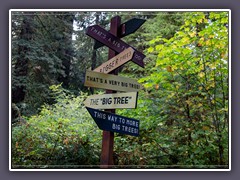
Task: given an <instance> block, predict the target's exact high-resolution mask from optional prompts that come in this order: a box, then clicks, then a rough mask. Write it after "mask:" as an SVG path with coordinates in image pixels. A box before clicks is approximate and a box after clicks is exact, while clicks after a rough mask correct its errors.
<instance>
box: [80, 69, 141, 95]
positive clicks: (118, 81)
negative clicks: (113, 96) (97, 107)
mask: <svg viewBox="0 0 240 180" xmlns="http://www.w3.org/2000/svg"><path fill="white" fill-rule="evenodd" d="M84 86H88V87H95V88H101V89H110V90H115V91H125V92H137V91H139V90H141V89H143V86H142V85H141V84H139V83H138V82H137V81H136V80H134V79H130V78H126V77H121V76H116V75H111V74H104V73H99V72H94V71H89V70H86V75H85V83H84Z"/></svg>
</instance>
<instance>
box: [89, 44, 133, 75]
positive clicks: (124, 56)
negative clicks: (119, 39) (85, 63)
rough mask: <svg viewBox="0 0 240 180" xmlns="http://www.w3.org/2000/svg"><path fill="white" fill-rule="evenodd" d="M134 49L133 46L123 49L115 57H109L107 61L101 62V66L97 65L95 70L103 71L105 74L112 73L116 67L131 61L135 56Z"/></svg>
mask: <svg viewBox="0 0 240 180" xmlns="http://www.w3.org/2000/svg"><path fill="white" fill-rule="evenodd" d="M133 53H134V50H133V48H131V47H129V48H127V49H125V50H124V51H122V52H121V53H120V54H118V55H116V56H115V57H113V58H111V59H109V60H108V61H107V62H105V63H103V64H101V66H99V67H97V68H96V69H94V70H93V71H95V72H102V73H105V74H108V73H110V72H111V71H113V70H114V69H116V68H118V67H120V66H121V65H123V64H125V63H126V62H128V61H130V60H131V59H132V57H133Z"/></svg>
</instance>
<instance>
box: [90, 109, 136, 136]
mask: <svg viewBox="0 0 240 180" xmlns="http://www.w3.org/2000/svg"><path fill="white" fill-rule="evenodd" d="M86 108H87V110H88V112H89V114H90V115H91V116H92V118H93V119H94V121H95V122H96V124H97V126H98V127H99V129H101V130H104V131H112V132H117V133H121V134H128V135H131V136H138V135H139V120H136V119H132V118H128V117H123V116H119V115H116V114H112V113H108V112H105V111H99V110H96V109H92V108H89V107H86Z"/></svg>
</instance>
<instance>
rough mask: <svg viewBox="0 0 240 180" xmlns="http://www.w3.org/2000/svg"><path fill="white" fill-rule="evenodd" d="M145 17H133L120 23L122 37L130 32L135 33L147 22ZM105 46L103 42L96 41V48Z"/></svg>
mask: <svg viewBox="0 0 240 180" xmlns="http://www.w3.org/2000/svg"><path fill="white" fill-rule="evenodd" d="M145 21H146V20H145V19H138V18H133V19H130V20H128V21H127V22H125V23H123V24H121V25H120V27H119V30H120V34H119V36H120V38H122V37H125V36H127V35H129V34H132V33H134V32H135V31H136V30H138V28H140V27H141V25H142V24H143V23H144V22H145ZM102 46H104V44H103V43H101V42H99V41H95V44H94V49H98V48H100V47H102Z"/></svg>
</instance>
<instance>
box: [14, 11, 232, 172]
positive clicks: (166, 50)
mask: <svg viewBox="0 0 240 180" xmlns="http://www.w3.org/2000/svg"><path fill="white" fill-rule="evenodd" d="M116 15H118V16H120V17H121V20H122V22H126V21H127V20H129V19H131V18H141V19H146V22H145V23H144V24H143V25H142V27H141V28H140V29H139V30H138V31H136V32H135V33H133V34H131V35H129V36H126V37H124V38H123V40H124V41H125V42H127V43H128V44H130V45H132V46H133V47H135V48H136V49H137V50H139V51H140V52H143V53H144V54H145V55H146V58H145V68H141V67H139V66H137V65H136V64H134V63H133V62H129V63H127V64H126V65H124V67H123V68H121V69H122V71H121V73H120V75H121V76H125V77H129V78H133V79H136V80H138V82H139V83H141V84H142V85H143V86H144V90H142V91H140V92H139V97H138V105H137V108H136V109H134V110H133V109H124V110H117V114H119V115H123V116H126V117H130V118H135V119H138V120H140V122H141V126H140V136H139V137H132V136H128V135H122V134H117V133H116V134H115V141H114V164H115V165H116V168H228V167H229V125H230V124H229V48H228V47H229V14H228V12H144V11H143V12H130V11H129V12H100V11H98V12H31V11H28V12H16V11H15V12H12V15H11V47H10V48H11V88H12V89H11V95H12V111H11V112H12V114H11V120H10V121H11V122H10V123H11V126H12V127H11V158H12V159H11V161H12V167H13V168H89V167H94V168H96V167H98V166H99V163H100V154H101V139H102V137H101V130H99V129H98V127H97V125H96V124H95V122H94V120H93V119H92V118H91V116H90V115H89V114H88V112H87V111H86V108H85V107H84V106H83V101H84V100H85V99H86V98H87V97H88V96H89V95H91V94H93V93H94V94H102V93H104V91H103V90H101V89H94V90H93V89H89V88H87V87H84V86H83V82H84V76H85V71H86V69H89V68H91V69H94V68H95V67H97V66H99V65H101V64H102V63H103V62H105V61H106V60H107V54H108V48H107V47H102V48H99V49H97V50H94V49H93V45H94V41H93V39H92V38H90V37H88V36H87V35H86V34H85V29H86V28H87V27H88V26H90V25H94V24H98V25H100V26H102V27H104V28H105V29H109V22H110V19H111V18H112V17H114V16H116Z"/></svg>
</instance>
